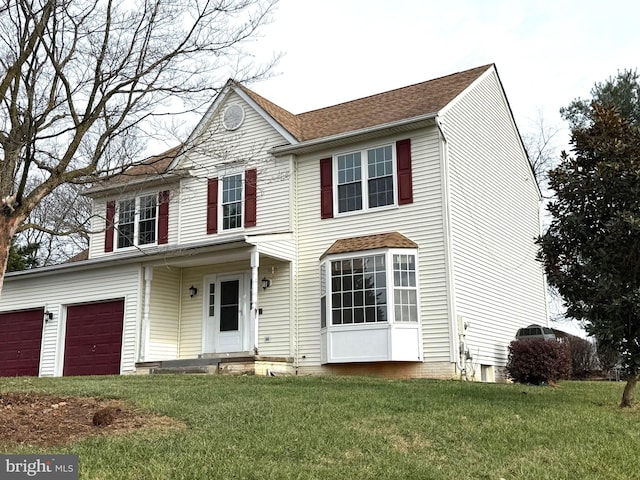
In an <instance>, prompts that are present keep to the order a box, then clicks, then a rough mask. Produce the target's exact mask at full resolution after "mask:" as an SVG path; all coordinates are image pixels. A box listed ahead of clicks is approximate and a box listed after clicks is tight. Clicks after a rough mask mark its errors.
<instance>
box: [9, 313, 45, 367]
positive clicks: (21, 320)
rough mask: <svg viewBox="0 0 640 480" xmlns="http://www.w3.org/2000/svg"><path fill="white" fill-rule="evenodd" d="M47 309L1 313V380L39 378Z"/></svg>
mask: <svg viewBox="0 0 640 480" xmlns="http://www.w3.org/2000/svg"><path fill="white" fill-rule="evenodd" d="M43 318H44V309H42V308H38V309H35V310H22V311H20V312H8V313H0V377H15V376H22V375H30V376H38V371H39V367H40V342H41V341H42V325H43V323H42V322H43Z"/></svg>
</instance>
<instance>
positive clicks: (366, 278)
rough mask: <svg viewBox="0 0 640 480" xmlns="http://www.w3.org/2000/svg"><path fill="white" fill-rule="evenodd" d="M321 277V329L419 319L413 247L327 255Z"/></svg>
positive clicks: (410, 321)
mask: <svg viewBox="0 0 640 480" xmlns="http://www.w3.org/2000/svg"><path fill="white" fill-rule="evenodd" d="M327 270H328V272H327ZM321 276H322V277H323V278H321V282H320V284H321V309H322V310H323V311H322V312H321V327H322V328H325V327H327V326H328V325H331V326H338V325H355V324H365V325H366V324H376V323H417V322H418V321H419V317H418V286H417V268H416V252H415V251H414V250H408V251H402V250H397V249H387V250H385V251H379V252H376V253H368V252H354V253H352V254H341V255H334V256H330V257H328V258H327V259H326V261H325V262H324V263H323V264H321Z"/></svg>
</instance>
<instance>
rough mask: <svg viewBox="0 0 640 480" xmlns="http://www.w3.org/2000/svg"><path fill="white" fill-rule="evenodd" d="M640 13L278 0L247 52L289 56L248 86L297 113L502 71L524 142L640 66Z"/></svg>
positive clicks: (598, 5)
mask: <svg viewBox="0 0 640 480" xmlns="http://www.w3.org/2000/svg"><path fill="white" fill-rule="evenodd" d="M639 19H640V2H638V1H634V0H627V1H620V0H609V1H607V2H602V1H592V0H581V1H563V0H553V1H547V0H538V1H531V0H517V1H516V0H460V1H458V0H446V1H443V0H441V1H435V0H322V1H317V0H280V4H279V6H278V9H277V11H276V12H275V14H274V22H273V23H272V24H271V25H268V26H267V27H266V28H264V30H262V38H260V39H259V40H258V42H257V43H256V45H254V46H253V47H252V48H253V50H254V52H255V55H256V59H257V60H263V59H266V58H268V57H269V55H270V54H271V53H272V52H274V51H275V52H282V53H283V54H284V57H283V58H282V60H281V61H280V63H279V65H278V66H277V68H276V72H277V73H278V75H277V76H275V77H274V78H271V79H269V80H267V81H264V82H261V83H256V84H254V85H252V86H251V88H252V89H254V90H255V91H256V92H258V93H260V94H261V95H263V96H264V97H266V98H268V99H269V100H271V101H273V102H275V103H276V104H278V105H280V106H281V107H283V108H285V109H287V110H289V111H291V112H292V113H302V112H305V111H308V110H312V109H315V108H322V107H325V106H329V105H334V104H336V103H340V102H344V101H348V100H353V99H356V98H360V97H363V96H367V95H371V94H375V93H379V92H383V91H386V90H390V89H393V88H398V87H402V86H405V85H410V84H413V83H418V82H422V81H425V80H430V79H432V78H436V77H439V76H443V75H448V74H450V73H454V72H458V71H462V70H466V69H469V68H473V67H476V66H480V65H485V64H488V63H495V64H496V66H497V69H498V74H499V75H500V78H501V80H502V83H503V86H504V88H505V91H506V93H507V97H508V99H509V102H510V104H511V108H512V110H513V112H514V116H515V118H516V121H517V123H518V126H519V128H520V130H521V133H523V134H524V133H527V132H528V131H531V129H533V122H535V120H536V118H537V117H538V112H542V115H543V117H544V119H545V121H546V123H549V124H550V125H554V124H555V125H558V126H564V122H562V121H561V119H560V116H559V113H558V111H559V109H560V107H562V106H566V105H567V104H568V103H569V102H570V101H571V100H572V99H574V98H576V97H588V96H589V91H590V89H591V87H592V86H593V84H594V83H595V82H596V81H603V80H606V79H607V78H609V77H610V76H612V75H615V74H616V72H617V71H618V70H622V69H628V68H633V69H635V68H637V67H638V66H639V64H640V33H639V31H640V29H639V28H638V22H639Z"/></svg>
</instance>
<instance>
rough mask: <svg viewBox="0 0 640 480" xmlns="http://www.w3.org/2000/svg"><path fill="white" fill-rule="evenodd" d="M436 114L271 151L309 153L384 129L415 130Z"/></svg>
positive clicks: (426, 124) (275, 153) (430, 123)
mask: <svg viewBox="0 0 640 480" xmlns="http://www.w3.org/2000/svg"><path fill="white" fill-rule="evenodd" d="M437 116H438V113H437V112H433V113H427V114H424V115H420V116H417V117H412V118H404V119H402V120H397V121H394V122H388V123H382V124H380V125H374V126H373V127H367V128H362V129H360V130H352V131H349V132H344V133H338V134H336V135H331V136H328V137H321V138H314V139H312V140H308V141H306V142H301V143H298V144H296V145H284V146H280V147H274V148H273V149H272V150H271V153H272V154H273V155H274V156H276V157H277V156H280V155H287V154H291V153H296V154H300V153H310V152H314V151H317V150H321V149H323V148H327V147H333V146H337V145H343V144H346V143H349V142H353V141H355V140H366V139H367V138H372V137H375V136H377V135H379V134H380V133H381V132H383V131H385V130H388V131H391V132H402V131H407V130H415V129H417V128H422V127H426V126H430V125H434V124H435V119H436V117H437Z"/></svg>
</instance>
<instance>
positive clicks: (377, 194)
mask: <svg viewBox="0 0 640 480" xmlns="http://www.w3.org/2000/svg"><path fill="white" fill-rule="evenodd" d="M333 161H334V171H335V172H336V174H335V178H334V192H336V193H335V199H334V201H335V206H336V209H335V211H336V212H337V213H338V215H340V214H345V213H349V212H357V211H366V210H370V209H375V208H379V207H386V206H392V205H395V204H396V203H397V199H396V198H397V192H396V189H395V185H396V184H397V182H396V167H395V164H396V158H395V149H394V148H393V145H392V144H389V145H382V146H378V147H373V148H366V149H363V150H358V151H352V152H345V153H341V154H338V155H335V156H334V160H333Z"/></svg>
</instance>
